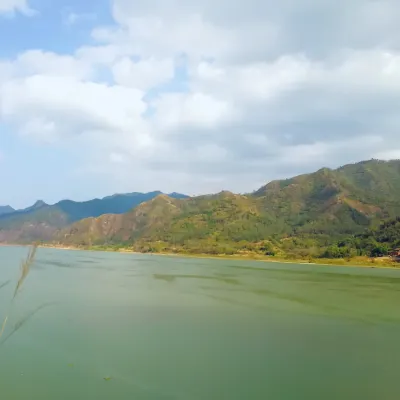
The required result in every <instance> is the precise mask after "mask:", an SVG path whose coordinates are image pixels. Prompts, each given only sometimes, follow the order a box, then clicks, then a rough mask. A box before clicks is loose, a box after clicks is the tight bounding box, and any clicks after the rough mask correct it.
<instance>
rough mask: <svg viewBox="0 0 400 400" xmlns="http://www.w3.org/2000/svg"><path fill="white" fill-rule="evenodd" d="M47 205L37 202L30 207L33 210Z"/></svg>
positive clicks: (40, 201)
mask: <svg viewBox="0 0 400 400" xmlns="http://www.w3.org/2000/svg"><path fill="white" fill-rule="evenodd" d="M47 205H48V204H47V203H45V202H44V201H43V200H37V201H36V203H35V204H34V205H33V206H32V207H30V208H31V209H34V208H41V207H45V206H47Z"/></svg>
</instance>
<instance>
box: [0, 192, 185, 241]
mask: <svg viewBox="0 0 400 400" xmlns="http://www.w3.org/2000/svg"><path fill="white" fill-rule="evenodd" d="M160 193H161V192H150V193H127V194H116V195H113V196H109V197H105V198H103V199H94V200H90V201H85V202H76V201H71V200H63V201H60V202H58V203H57V204H54V205H48V204H46V203H44V202H43V201H41V200H39V201H37V202H36V203H35V204H34V205H33V206H32V207H28V208H26V209H24V210H19V211H14V212H11V213H7V214H3V215H0V242H3V243H4V242H6V243H29V242H32V241H38V240H39V241H48V240H51V239H52V238H53V235H54V234H55V232H56V231H57V230H59V229H61V228H64V227H66V226H68V225H70V224H72V223H74V222H76V221H79V220H82V219H84V218H89V217H98V216H100V215H103V214H108V213H113V214H122V213H125V212H127V211H129V210H130V209H132V208H134V207H136V206H137V205H139V204H140V203H142V202H144V201H148V200H150V199H152V198H154V197H156V196H158V195H159V194H160ZM172 196H174V197H178V198H183V197H187V196H185V195H181V194H178V193H173V194H172Z"/></svg>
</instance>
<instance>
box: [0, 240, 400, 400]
mask: <svg viewBox="0 0 400 400" xmlns="http://www.w3.org/2000/svg"><path fill="white" fill-rule="evenodd" d="M26 254H27V248H19V247H1V248H0V287H1V286H2V284H5V283H7V281H9V280H12V283H9V284H8V285H5V286H4V287H3V288H1V289H0V318H1V320H2V319H3V317H4V316H5V315H6V313H7V310H8V308H9V304H10V298H11V297H12V294H13V290H14V288H15V282H16V280H17V278H18V271H19V264H20V262H21V260H22V259H23V258H24V257H25V256H26ZM13 329H16V331H15V332H14V334H12V335H11V336H9V335H10V332H12V330H13ZM4 339H6V340H5V341H4V342H3V343H2V344H1V346H0V390H1V398H2V399H7V400H12V399H18V400H20V399H40V400H63V399H69V400H70V399H76V400H80V399H84V400H91V399H93V400H99V399H113V400H118V399H129V400H132V399H136V400H139V399H160V400H163V399H184V400H190V399H204V400H208V399H218V400H220V399H229V400H231V399H240V400H245V399H279V400H286V399H293V400H301V399H305V400H306V399H307V400H309V399H318V400H320V399H325V400H326V399H341V400H343V399H353V400H354V399H363V400H365V399H380V400H387V399H396V400H397V399H398V398H399V393H400V379H399V373H400V271H396V270H390V269H369V268H352V267H332V266H330V267H328V266H316V265H294V264H278V263H261V262H251V261H249V262H247V261H235V260H208V259H192V258H191V259H187V258H186V259H185V258H178V257H162V256H152V255H135V254H118V253H101V252H85V251H64V250H55V249H39V250H38V253H37V258H36V261H35V263H34V264H33V266H32V269H31V272H30V274H29V276H28V278H27V279H26V281H25V282H24V286H23V290H22V292H21V293H20V294H19V295H18V297H17V299H16V301H15V303H14V304H13V306H12V309H11V312H10V318H9V324H8V327H7V329H6V332H5V334H4V336H3V340H4Z"/></svg>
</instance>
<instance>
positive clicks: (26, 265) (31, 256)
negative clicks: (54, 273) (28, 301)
mask: <svg viewBox="0 0 400 400" xmlns="http://www.w3.org/2000/svg"><path fill="white" fill-rule="evenodd" d="M36 250H37V245H35V246H33V247H32V248H31V249H30V250H29V253H28V257H27V258H26V260H25V261H23V262H22V264H21V274H20V277H19V279H18V282H17V285H16V287H15V291H14V296H13V298H12V300H11V305H10V309H9V312H8V313H7V315H6V317H5V318H4V320H3V323H2V325H1V330H0V339H1V338H2V337H3V334H4V331H5V329H6V325H7V321H8V316H9V315H10V311H11V307H12V304H13V302H14V299H15V297H16V296H17V294H18V292H19V291H20V289H21V287H22V284H23V283H24V281H25V279H26V277H27V276H28V274H29V271H30V268H31V265H32V264H33V261H34V260H35V255H36ZM6 284H8V282H6ZM2 287H4V285H3V286H2Z"/></svg>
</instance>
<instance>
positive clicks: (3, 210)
mask: <svg viewBox="0 0 400 400" xmlns="http://www.w3.org/2000/svg"><path fill="white" fill-rule="evenodd" d="M14 211H15V210H14V209H13V208H12V207H11V206H8V205H7V206H0V215H5V214H10V213H12V212H14Z"/></svg>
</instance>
